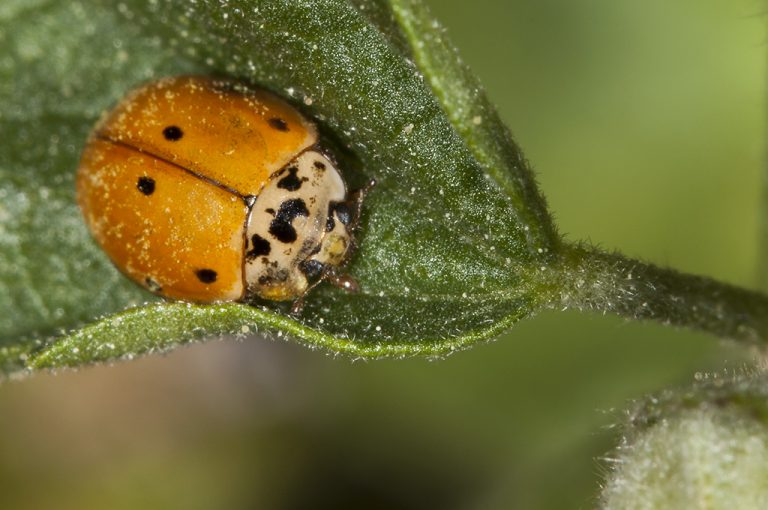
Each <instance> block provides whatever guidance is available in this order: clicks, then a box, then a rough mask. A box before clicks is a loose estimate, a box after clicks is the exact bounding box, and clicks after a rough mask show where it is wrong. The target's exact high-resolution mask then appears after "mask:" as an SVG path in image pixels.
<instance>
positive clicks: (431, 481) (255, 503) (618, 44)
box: [0, 0, 766, 510]
mask: <svg viewBox="0 0 768 510" xmlns="http://www.w3.org/2000/svg"><path fill="white" fill-rule="evenodd" d="M429 3H430V4H431V5H432V6H433V9H434V12H435V14H436V16H437V17H438V18H439V19H441V20H442V21H443V22H444V23H445V25H446V26H447V27H448V29H449V32H450V34H451V36H452V38H453V40H454V42H455V43H456V44H457V46H458V47H459V49H460V51H461V53H462V55H463V57H464V58H465V59H466V61H467V62H468V63H469V64H470V66H472V67H473V68H474V70H475V71H476V72H477V73H478V74H479V75H480V77H481V79H482V80H483V82H484V83H485V85H486V87H487V89H488V92H489V94H490V96H491V98H492V100H494V101H495V102H496V103H497V104H498V106H499V108H500V110H501V113H502V115H503V117H504V118H505V119H506V120H507V121H508V123H509V125H510V127H511V128H512V130H513V133H514V134H515V136H516V138H517V140H518V142H519V143H520V145H521V146H522V147H523V149H524V150H525V152H526V155H527V157H528V158H529V159H530V161H531V163H532V165H533V166H534V168H535V169H536V171H537V174H538V177H539V181H540V184H541V187H542V189H543V191H544V193H545V194H546V196H547V197H548V199H549V203H550V206H551V208H552V211H553V213H554V215H555V217H556V218H557V221H558V224H559V225H560V229H561V231H562V232H563V233H564V234H565V235H566V236H567V237H568V238H569V239H571V240H579V239H588V240H590V241H591V242H593V243H595V244H598V245H600V246H602V247H603V248H606V249H619V250H621V251H623V252H624V253H626V254H628V255H630V256H634V257H639V258H643V259H646V260H649V261H652V262H655V263H658V264H662V265H669V266H672V267H676V268H679V269H682V270H685V271H689V272H695V273H700V274H705V275H710V276H713V277H717V278H719V279H723V280H726V281H729V282H733V283H737V284H740V285H745V286H754V282H755V273H756V271H755V266H756V261H757V245H758V243H757V232H758V228H759V222H758V215H759V210H760V206H759V198H760V188H761V182H762V176H761V167H762V166H763V160H764V157H763V156H764V154H763V153H764V145H765V144H764V141H763V137H764V114H763V112H764V100H763V94H764V88H765V86H764V75H765V66H764V61H765V42H766V39H765V28H764V24H765V19H764V14H763V13H764V5H763V3H762V2H759V1H757V0H729V1H725V0H719V1H701V0H678V1H676V2H669V1H667V0H648V1H644V2H637V1H634V0H474V1H472V2H466V1H465V0H431V1H430V2H429ZM745 360H746V353H744V352H743V351H741V350H739V349H736V348H735V347H734V346H729V345H724V344H722V343H719V342H718V341H716V340H714V339H712V338H710V337H708V336H706V335H702V334H694V333H690V332H684V331H673V330H670V329H666V328H663V327H661V326H658V325H652V324H630V323H626V322H623V321H622V320H619V319H615V318H612V317H602V316H586V315H579V314H575V313H545V314H542V315H540V316H539V317H537V318H535V319H533V320H529V321H526V322H524V323H522V324H520V325H519V326H517V327H516V328H514V330H512V331H511V332H509V333H508V334H507V335H505V336H504V337H503V338H500V339H499V340H498V341H496V342H494V343H492V344H489V345H484V346H479V347H477V348H475V349H473V350H471V351H468V352H464V353H460V354H457V355H455V356H453V357H451V358H448V359H445V360H439V361H436V360H424V359H412V360H405V361H379V362H352V361H350V360H348V359H343V358H338V359H337V358H333V357H329V356H326V355H324V354H323V353H320V352H311V351H309V350H307V349H304V348H301V347H298V346H295V345H290V344H285V343H282V342H272V341H268V340H264V339H259V338H253V339H249V340H247V341H244V342H234V341H226V340H225V341H214V342H210V343H208V344H204V345H197V346H192V347H190V348H186V349H181V350H179V351H177V352H174V353H172V354H170V355H168V356H164V357H158V356H155V357H149V358H144V359H140V360H137V361H133V362H130V363H121V364H118V365H115V366H112V367H98V368H92V369H86V370H81V371H79V372H68V373H61V374H58V375H37V376H35V377H32V378H28V379H26V380H23V381H19V382H15V381H14V382H11V383H6V384H5V385H3V386H0V508H3V509H30V510H31V509H35V510H37V509H48V508H56V509H61V510H68V509H84V508H110V509H135V508H142V509H149V510H151V509H164V510H165V509H185V510H195V509H250V508H259V509H281V510H282V509H285V510H292V509H297V510H298V509H305V508H313V509H347V508H355V509H390V508H392V509H394V508H397V509H417V508H419V509H421V508H440V509H510V508H514V509H517V508H524V509H529V508H532V509H550V508H551V509H561V508H590V507H592V506H594V504H595V498H596V496H597V494H598V490H599V481H600V477H601V476H602V475H603V473H604V472H605V470H606V466H607V465H608V464H607V463H606V462H605V461H603V460H601V459H603V458H604V457H605V456H609V455H610V449H611V448H612V447H613V445H614V444H615V443H616V442H617V437H618V436H617V434H618V431H617V430H616V429H615V428H613V427H611V425H612V424H615V423H617V422H620V421H621V419H622V417H623V411H622V410H623V409H625V408H626V407H627V404H628V402H629V401H630V400H631V399H633V398H637V397H640V396H642V395H644V394H646V393H649V392H653V391H657V390H659V389H661V388H664V387H668V386H672V385H680V384H685V383H687V382H689V381H691V380H692V378H693V377H694V375H695V374H696V373H697V372H706V371H723V370H728V371H731V370H738V369H739V368H741V367H742V366H743V364H744V363H745Z"/></svg>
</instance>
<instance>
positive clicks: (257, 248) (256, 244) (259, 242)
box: [245, 234, 272, 260]
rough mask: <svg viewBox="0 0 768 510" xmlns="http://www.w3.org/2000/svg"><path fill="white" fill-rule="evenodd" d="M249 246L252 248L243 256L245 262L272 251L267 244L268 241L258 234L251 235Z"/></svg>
mask: <svg viewBox="0 0 768 510" xmlns="http://www.w3.org/2000/svg"><path fill="white" fill-rule="evenodd" d="M251 246H252V248H251V249H250V250H248V251H247V252H246V254H245V258H246V259H247V260H253V259H255V258H257V257H262V256H265V255H269V252H270V251H272V246H271V245H270V244H269V241H267V240H266V239H264V238H263V237H261V236H260V235H259V234H253V235H252V236H251Z"/></svg>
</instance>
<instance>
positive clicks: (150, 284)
mask: <svg viewBox="0 0 768 510" xmlns="http://www.w3.org/2000/svg"><path fill="white" fill-rule="evenodd" d="M144 284H145V285H146V286H147V288H148V289H149V290H151V291H152V292H160V291H161V290H163V288H162V287H161V286H160V284H159V283H157V281H156V280H154V279H153V278H150V277H149V276H147V277H146V278H144Z"/></svg>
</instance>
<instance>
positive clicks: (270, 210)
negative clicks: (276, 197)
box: [264, 207, 275, 216]
mask: <svg viewBox="0 0 768 510" xmlns="http://www.w3.org/2000/svg"><path fill="white" fill-rule="evenodd" d="M264 212H265V213H267V214H271V215H272V216H274V215H275V210H274V209H272V208H271V207H267V208H266V209H264Z"/></svg>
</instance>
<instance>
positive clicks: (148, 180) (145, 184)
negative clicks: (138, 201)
mask: <svg viewBox="0 0 768 510" xmlns="http://www.w3.org/2000/svg"><path fill="white" fill-rule="evenodd" d="M136 189H138V190H139V191H141V192H142V193H144V194H145V195H151V194H152V193H154V192H155V180H154V179H153V178H152V177H146V176H144V177H139V181H138V182H137V183H136Z"/></svg>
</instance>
